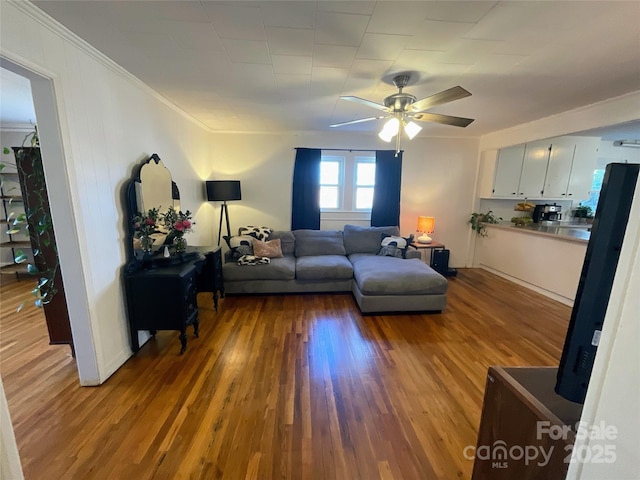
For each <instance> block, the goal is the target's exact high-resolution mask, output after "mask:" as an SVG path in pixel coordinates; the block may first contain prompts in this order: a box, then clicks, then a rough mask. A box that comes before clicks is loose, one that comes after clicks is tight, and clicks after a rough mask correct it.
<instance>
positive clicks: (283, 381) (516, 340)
mask: <svg viewBox="0 0 640 480" xmlns="http://www.w3.org/2000/svg"><path fill="white" fill-rule="evenodd" d="M15 285H19V286H21V287H20V288H18V287H16V286H15ZM449 285H450V286H449V297H448V299H449V300H448V307H447V309H446V310H445V311H444V312H443V313H442V314H431V315H417V314H416V315H372V316H362V315H361V314H360V313H359V311H358V309H357V307H356V305H355V302H354V300H353V298H352V297H351V295H350V294H339V295H287V296H284V295H283V296H278V295H275V296H251V297H228V298H225V299H224V300H222V302H221V305H220V311H219V312H218V313H217V314H216V313H215V312H214V311H213V307H212V301H211V299H210V298H209V297H208V295H207V294H201V295H200V296H199V298H198V301H199V304H200V320H201V330H200V338H199V339H195V338H193V337H190V338H189V345H188V349H187V352H186V353H185V354H184V355H183V356H178V355H177V353H178V351H179V341H178V334H177V332H160V333H158V334H157V335H156V338H155V339H154V340H151V341H150V342H149V343H147V344H146V345H145V346H144V347H143V348H142V349H141V350H140V352H139V353H138V355H137V356H135V357H133V358H131V359H130V360H129V361H128V362H127V363H126V364H125V365H124V366H123V367H122V368H121V369H120V370H119V371H118V372H116V373H115V374H114V375H113V376H112V377H111V378H110V379H109V380H108V381H107V382H106V383H105V384H103V385H101V386H100V387H87V388H83V387H80V386H79V385H78V381H77V373H76V369H75V363H74V360H73V359H72V358H71V356H70V353H69V349H68V348H65V347H63V346H49V345H48V344H47V333H46V327H45V325H44V319H43V318H42V317H41V314H40V311H39V310H36V309H34V308H30V309H26V311H23V312H22V313H20V314H15V313H14V310H13V305H12V304H13V303H16V301H15V300H14V297H19V296H20V295H23V296H28V295H30V293H29V290H30V288H31V286H30V284H28V282H21V283H20V284H13V285H7V286H5V285H3V287H2V296H1V300H2V315H1V316H2V320H1V324H0V327H1V330H0V331H1V334H2V336H1V339H0V354H1V359H0V372H1V374H2V379H3V382H4V388H5V391H6V394H7V398H8V402H9V408H10V412H11V415H12V420H13V423H14V428H15V433H16V438H17V442H18V447H19V450H20V455H21V458H22V463H23V469H24V473H25V478H26V479H28V480H29V479H42V478H48V479H107V478H108V479H151V478H153V479H182V478H194V479H195V478H201V479H214V478H224V479H234V480H235V479H243V478H247V479H254V478H255V479H274V478H286V479H341V480H343V479H367V480H368V479H375V478H380V479H420V480H430V479H447V480H450V479H456V478H461V479H468V478H470V474H471V469H472V462H471V461H470V460H466V459H465V458H464V455H463V449H464V448H465V446H467V445H475V442H476V435H477V429H478V425H479V422H480V411H481V405H482V397H483V393H484V383H485V375H486V372H487V368H488V367H489V366H490V365H557V364H558V361H559V358H560V352H561V348H562V342H563V339H564V335H565V333H566V328H567V325H568V320H569V316H570V308H569V307H566V306H564V305H561V304H560V303H557V302H554V301H552V300H549V299H547V298H546V297H543V296H541V295H538V294H536V293H534V292H531V291H529V290H527V289H525V288H522V287H520V286H518V285H515V284H513V283H510V282H507V281H505V280H503V279H501V278H499V277H496V276H494V275H492V274H490V273H488V272H485V271H483V270H476V269H466V270H465V269H461V270H460V271H459V274H458V277H457V278H454V279H451V281H450V282H449ZM19 292H21V293H19Z"/></svg>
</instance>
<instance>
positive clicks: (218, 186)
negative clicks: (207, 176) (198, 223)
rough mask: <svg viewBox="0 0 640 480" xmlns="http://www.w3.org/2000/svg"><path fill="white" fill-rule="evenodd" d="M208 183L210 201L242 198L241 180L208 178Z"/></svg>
mask: <svg viewBox="0 0 640 480" xmlns="http://www.w3.org/2000/svg"><path fill="white" fill-rule="evenodd" d="M206 183H207V200H208V201H210V202H224V201H227V200H242V192H241V191H240V180H207V182H206Z"/></svg>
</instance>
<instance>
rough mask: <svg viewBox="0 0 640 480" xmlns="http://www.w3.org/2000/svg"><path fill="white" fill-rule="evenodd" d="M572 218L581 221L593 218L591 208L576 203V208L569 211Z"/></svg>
mask: <svg viewBox="0 0 640 480" xmlns="http://www.w3.org/2000/svg"><path fill="white" fill-rule="evenodd" d="M571 215H572V216H573V218H577V219H581V220H582V221H587V220H592V219H593V209H592V208H591V207H590V206H588V205H582V204H581V203H579V204H578V206H577V207H576V208H574V209H573V210H572V211H571Z"/></svg>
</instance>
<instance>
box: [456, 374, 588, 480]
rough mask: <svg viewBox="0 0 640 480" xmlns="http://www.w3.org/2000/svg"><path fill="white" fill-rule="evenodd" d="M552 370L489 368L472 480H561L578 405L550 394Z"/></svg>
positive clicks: (567, 460) (579, 412) (565, 466)
mask: <svg viewBox="0 0 640 480" xmlns="http://www.w3.org/2000/svg"><path fill="white" fill-rule="evenodd" d="M557 370H558V369H557V368H553V367H490V368H489V372H488V374H487V382H486V387H485V394H484V402H483V406H482V418H481V420H480V429H479V432H478V442H477V445H476V447H475V449H474V450H473V451H469V449H468V450H467V451H465V455H467V456H471V454H473V456H474V457H475V458H474V464H473V476H472V479H473V480H503V479H504V480H514V479H518V480H539V479H545V480H564V478H565V477H566V474H567V469H568V467H569V461H570V459H571V454H572V449H573V444H574V442H575V426H576V424H577V423H578V422H579V420H580V415H581V414H582V405H579V404H576V403H573V402H570V401H568V400H565V399H564V398H562V397H560V396H559V395H557V394H556V393H555V392H554V386H555V382H556V374H557Z"/></svg>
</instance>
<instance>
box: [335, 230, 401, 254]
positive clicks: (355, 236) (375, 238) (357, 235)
mask: <svg viewBox="0 0 640 480" xmlns="http://www.w3.org/2000/svg"><path fill="white" fill-rule="evenodd" d="M383 233H386V234H387V235H400V229H399V228H398V227H360V226H358V225H345V226H344V232H343V236H344V248H345V250H346V252H347V255H351V254H352V253H370V254H372V255H375V254H377V253H378V251H379V250H380V237H381V235H382V234H383Z"/></svg>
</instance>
